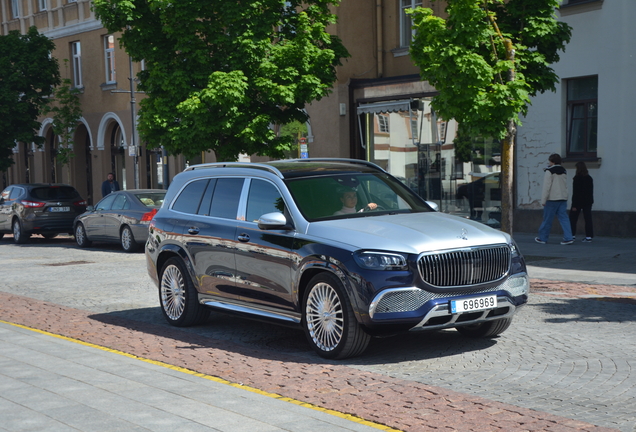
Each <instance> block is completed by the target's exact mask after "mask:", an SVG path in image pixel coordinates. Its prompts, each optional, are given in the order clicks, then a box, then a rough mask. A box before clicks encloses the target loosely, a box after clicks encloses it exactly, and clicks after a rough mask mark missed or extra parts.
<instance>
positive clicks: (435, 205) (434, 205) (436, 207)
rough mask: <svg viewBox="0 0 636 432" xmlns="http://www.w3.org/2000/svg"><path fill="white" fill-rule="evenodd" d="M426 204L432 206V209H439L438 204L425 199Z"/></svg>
mask: <svg viewBox="0 0 636 432" xmlns="http://www.w3.org/2000/svg"><path fill="white" fill-rule="evenodd" d="M426 204H428V205H429V207H430V208H432V209H433V210H435V211H439V206H438V205H437V203H435V202H433V201H426Z"/></svg>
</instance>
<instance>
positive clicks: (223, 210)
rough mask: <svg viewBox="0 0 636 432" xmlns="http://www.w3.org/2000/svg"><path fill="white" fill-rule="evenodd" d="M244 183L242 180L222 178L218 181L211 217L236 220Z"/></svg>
mask: <svg viewBox="0 0 636 432" xmlns="http://www.w3.org/2000/svg"><path fill="white" fill-rule="evenodd" d="M243 181H244V180H243V179H242V178H220V179H218V180H217V182H216V187H215V188H214V195H213V197H212V205H211V207H210V216H215V217H220V218H225V219H236V213H237V212H238V205H239V199H240V198H241V190H242V189H243Z"/></svg>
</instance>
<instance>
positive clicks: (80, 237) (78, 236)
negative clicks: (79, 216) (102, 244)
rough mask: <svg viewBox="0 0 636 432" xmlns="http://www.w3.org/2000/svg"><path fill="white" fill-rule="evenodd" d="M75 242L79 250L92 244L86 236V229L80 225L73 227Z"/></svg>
mask: <svg viewBox="0 0 636 432" xmlns="http://www.w3.org/2000/svg"><path fill="white" fill-rule="evenodd" d="M75 242H76V243H77V245H78V246H79V247H81V248H85V247H89V246H90V245H91V243H92V242H91V241H90V240H89V239H88V237H87V236H86V229H85V228H84V224H82V223H78V224H77V225H76V226H75Z"/></svg>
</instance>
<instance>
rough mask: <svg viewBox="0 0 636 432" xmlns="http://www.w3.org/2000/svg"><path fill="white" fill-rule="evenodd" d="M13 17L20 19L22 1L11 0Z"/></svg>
mask: <svg viewBox="0 0 636 432" xmlns="http://www.w3.org/2000/svg"><path fill="white" fill-rule="evenodd" d="M11 15H13V18H20V0H11Z"/></svg>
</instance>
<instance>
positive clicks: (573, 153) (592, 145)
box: [566, 76, 598, 158]
mask: <svg viewBox="0 0 636 432" xmlns="http://www.w3.org/2000/svg"><path fill="white" fill-rule="evenodd" d="M566 85H567V108H566V109H567V156H568V157H571V158H576V157H583V158H589V157H596V149H597V141H598V139H597V137H598V76H592V77H585V78H576V79H569V80H567V82H566Z"/></svg>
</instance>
